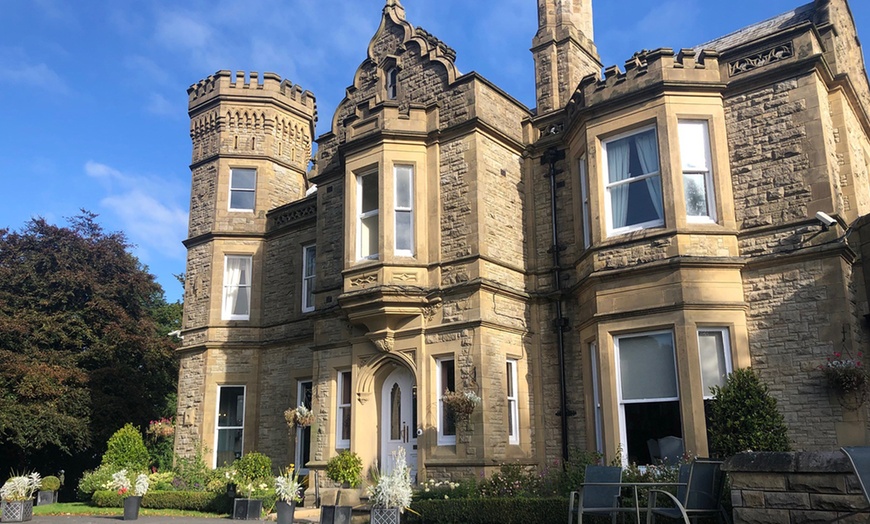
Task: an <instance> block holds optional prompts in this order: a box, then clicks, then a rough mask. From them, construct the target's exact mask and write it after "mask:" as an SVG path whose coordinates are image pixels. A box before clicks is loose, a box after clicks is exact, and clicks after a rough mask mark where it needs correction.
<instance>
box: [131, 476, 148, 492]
mask: <svg viewBox="0 0 870 524" xmlns="http://www.w3.org/2000/svg"><path fill="white" fill-rule="evenodd" d="M148 486H149V483H148V475H146V474H144V473H140V474H139V476H138V477H136V486H135V487H134V488H133V495H135V496H137V497H142V496H144V495H145V493H147V492H148Z"/></svg>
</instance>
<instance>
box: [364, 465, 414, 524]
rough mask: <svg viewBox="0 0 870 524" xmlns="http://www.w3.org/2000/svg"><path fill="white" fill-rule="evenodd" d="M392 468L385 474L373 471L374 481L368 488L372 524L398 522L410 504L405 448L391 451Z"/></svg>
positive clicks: (409, 473)
mask: <svg viewBox="0 0 870 524" xmlns="http://www.w3.org/2000/svg"><path fill="white" fill-rule="evenodd" d="M393 459H394V465H393V470H392V471H390V472H389V473H387V474H386V475H378V473H377V471H375V475H374V476H375V479H374V480H375V483H374V485H372V486H369V488H368V490H367V491H368V494H369V499H370V500H371V503H372V518H371V523H372V524H399V520H400V519H401V514H402V513H404V512H405V508H407V507H408V506H410V505H411V496H412V495H413V492H412V491H411V468H410V467H408V464H407V463H406V461H405V448H399V449H398V450H397V451H396V452H394V453H393Z"/></svg>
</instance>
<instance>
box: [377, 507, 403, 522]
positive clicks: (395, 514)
mask: <svg viewBox="0 0 870 524" xmlns="http://www.w3.org/2000/svg"><path fill="white" fill-rule="evenodd" d="M400 519H401V514H400V513H399V508H372V518H371V524H399V521H400Z"/></svg>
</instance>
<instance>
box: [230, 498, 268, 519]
mask: <svg viewBox="0 0 870 524" xmlns="http://www.w3.org/2000/svg"><path fill="white" fill-rule="evenodd" d="M262 512H263V501H262V500H260V499H233V518H234V519H236V520H260V514H261V513H262Z"/></svg>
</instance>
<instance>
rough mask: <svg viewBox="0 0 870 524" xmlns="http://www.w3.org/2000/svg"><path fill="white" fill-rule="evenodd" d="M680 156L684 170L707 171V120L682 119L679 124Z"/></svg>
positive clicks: (708, 167)
mask: <svg viewBox="0 0 870 524" xmlns="http://www.w3.org/2000/svg"><path fill="white" fill-rule="evenodd" d="M679 133H680V158H681V159H682V163H683V170H684V171H708V170H709V169H710V166H709V165H707V149H708V148H709V145H708V141H707V122H704V121H683V122H680V125H679Z"/></svg>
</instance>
